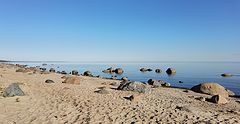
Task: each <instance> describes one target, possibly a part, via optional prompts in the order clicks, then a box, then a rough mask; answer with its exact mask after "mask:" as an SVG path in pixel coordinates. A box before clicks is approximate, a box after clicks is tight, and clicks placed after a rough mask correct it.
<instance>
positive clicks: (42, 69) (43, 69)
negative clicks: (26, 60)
mask: <svg viewBox="0 0 240 124" xmlns="http://www.w3.org/2000/svg"><path fill="white" fill-rule="evenodd" d="M39 69H40V70H41V71H46V70H47V68H39Z"/></svg>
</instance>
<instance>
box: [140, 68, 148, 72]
mask: <svg viewBox="0 0 240 124" xmlns="http://www.w3.org/2000/svg"><path fill="white" fill-rule="evenodd" d="M140 71H141V72H147V71H148V69H147V68H141V69H140Z"/></svg>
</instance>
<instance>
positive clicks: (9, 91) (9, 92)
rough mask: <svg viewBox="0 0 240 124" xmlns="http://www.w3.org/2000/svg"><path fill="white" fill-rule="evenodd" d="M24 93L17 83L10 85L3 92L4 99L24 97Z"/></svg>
mask: <svg viewBox="0 0 240 124" xmlns="http://www.w3.org/2000/svg"><path fill="white" fill-rule="evenodd" d="M24 95H25V94H24V92H23V91H22V89H21V88H20V87H19V85H18V84H17V83H13V84H10V85H9V86H8V87H7V88H6V89H5V90H4V91H3V96H4V97H13V96H24Z"/></svg>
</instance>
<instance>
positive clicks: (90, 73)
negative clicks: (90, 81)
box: [83, 71, 93, 77]
mask: <svg viewBox="0 0 240 124" xmlns="http://www.w3.org/2000/svg"><path fill="white" fill-rule="evenodd" d="M83 76H90V77H93V75H92V72H90V71H85V72H84V73H83Z"/></svg>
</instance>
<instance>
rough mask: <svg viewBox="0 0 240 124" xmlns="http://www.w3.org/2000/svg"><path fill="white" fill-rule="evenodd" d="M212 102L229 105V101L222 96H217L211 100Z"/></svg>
mask: <svg viewBox="0 0 240 124" xmlns="http://www.w3.org/2000/svg"><path fill="white" fill-rule="evenodd" d="M211 101H212V102H213V103H216V104H227V103H228V100H227V99H226V98H225V97H223V96H221V95H215V96H213V97H212V98H211Z"/></svg>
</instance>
